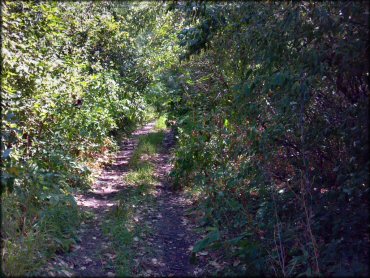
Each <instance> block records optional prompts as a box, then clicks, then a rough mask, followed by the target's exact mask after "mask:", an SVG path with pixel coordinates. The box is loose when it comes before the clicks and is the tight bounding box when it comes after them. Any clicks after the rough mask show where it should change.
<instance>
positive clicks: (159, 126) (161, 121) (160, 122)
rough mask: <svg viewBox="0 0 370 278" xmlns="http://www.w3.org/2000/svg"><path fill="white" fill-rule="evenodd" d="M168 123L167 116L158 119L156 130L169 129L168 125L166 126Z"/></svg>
mask: <svg viewBox="0 0 370 278" xmlns="http://www.w3.org/2000/svg"><path fill="white" fill-rule="evenodd" d="M166 121H167V116H166V115H162V116H160V117H159V118H158V120H157V122H156V124H155V129H156V130H164V129H166V128H167V125H166Z"/></svg>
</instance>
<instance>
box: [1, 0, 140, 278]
mask: <svg viewBox="0 0 370 278" xmlns="http://www.w3.org/2000/svg"><path fill="white" fill-rule="evenodd" d="M114 11H115V7H114V5H113V4H111V3H100V4H99V5H95V4H94V3H89V2H82V3H73V2H31V1H24V2H22V1H9V2H2V13H3V23H2V37H3V44H2V93H1V96H2V102H1V105H2V141H1V142H2V145H1V149H2V177H1V179H2V180H1V184H2V191H3V192H5V193H4V194H5V195H3V200H4V202H3V203H2V205H3V222H2V224H3V226H2V227H3V229H2V230H3V231H4V232H3V234H2V236H3V238H4V239H5V242H6V243H5V248H4V249H3V256H2V257H3V259H4V271H5V272H6V273H11V274H13V275H17V274H22V273H24V271H27V270H28V269H23V268H22V266H26V265H30V266H31V268H32V267H34V265H33V260H39V259H40V258H34V256H31V255H30V254H29V252H33V253H36V251H35V250H34V249H35V246H36V245H44V247H41V249H40V250H44V249H48V250H49V251H52V252H53V250H54V249H55V248H57V249H59V248H61V247H63V248H64V246H68V244H67V243H68V242H67V243H65V242H64V240H63V237H66V240H69V239H68V238H71V236H72V234H70V233H67V232H68V231H69V230H71V231H72V230H73V229H72V227H73V226H75V225H76V224H77V222H78V219H77V218H78V216H77V213H76V212H75V211H73V210H71V209H70V206H75V205H76V204H75V201H74V199H73V198H72V196H71V195H70V193H71V188H76V187H81V186H83V185H88V184H89V182H90V181H89V179H88V178H89V174H90V170H89V169H88V167H86V164H85V163H84V162H85V161H87V160H88V159H91V158H92V157H93V156H94V154H95V153H98V152H101V151H105V150H106V149H108V148H109V147H114V142H113V141H112V139H110V138H109V137H110V135H111V134H114V131H115V130H118V129H122V128H126V127H128V126H129V125H130V124H133V123H137V122H139V121H140V120H142V119H143V118H144V116H145V114H144V108H145V107H144V104H145V101H144V97H143V95H144V94H143V92H144V90H145V88H146V84H147V80H146V79H147V77H146V71H145V67H144V66H140V67H139V66H138V64H139V62H138V55H137V51H136V50H135V44H134V41H133V39H132V38H131V37H130V33H129V32H128V30H126V28H125V25H129V24H128V23H127V24H125V23H126V20H128V21H129V20H130V15H129V13H127V14H125V15H123V14H122V15H118V14H117V13H115V12H114ZM67 204H68V205H67ZM62 219H71V221H72V219H75V221H74V222H73V223H70V224H71V225H69V223H66V222H64V220H63V221H62ZM51 221H52V222H53V223H54V222H55V225H57V226H58V225H59V226H60V225H64V227H60V228H57V227H55V225H51V223H52V222H51ZM43 223H46V224H45V225H46V227H45V228H44V227H43V225H44V224H43ZM72 224H73V225H72ZM50 225H51V227H49V226H50ZM43 229H47V230H46V231H45V232H44V233H43V232H42V230H43ZM54 230H55V231H54ZM60 232H62V234H60ZM33 235H35V236H37V238H35V237H33ZM62 235H63V236H62ZM50 236H51V238H50ZM41 237H42V238H41ZM44 237H46V238H44ZM61 238H62V240H61ZM28 244H29V245H33V246H34V247H32V248H27V246H26V245H28ZM36 249H37V248H36ZM32 250H33V251H32ZM40 250H37V251H40ZM22 252H26V253H27V254H25V257H26V259H24V258H22V256H21V255H20V253H22Z"/></svg>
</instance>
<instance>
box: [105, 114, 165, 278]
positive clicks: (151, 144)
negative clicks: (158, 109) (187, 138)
mask: <svg viewBox="0 0 370 278" xmlns="http://www.w3.org/2000/svg"><path fill="white" fill-rule="evenodd" d="M165 121H166V119H165V118H164V117H161V118H159V119H158V121H157V123H156V127H155V128H156V130H157V132H155V133H150V134H147V135H144V136H142V137H140V139H139V142H138V146H137V148H136V149H135V151H134V153H133V155H132V157H131V159H130V161H129V165H130V167H131V171H130V172H129V173H128V174H127V175H126V176H125V177H124V182H125V184H126V185H127V189H126V190H125V191H124V192H122V193H121V194H120V195H119V196H117V201H118V205H117V206H116V207H115V208H114V209H113V210H112V212H111V213H110V215H109V217H108V219H107V222H106V224H105V225H104V228H103V232H104V233H105V234H106V235H108V236H110V237H111V239H112V241H113V242H114V246H115V250H114V251H115V252H116V254H117V257H116V259H115V261H114V266H115V269H116V273H117V275H118V276H132V265H133V258H134V257H135V253H136V251H135V250H134V248H133V244H134V238H135V237H139V238H140V234H142V233H149V232H150V229H149V228H148V227H147V226H146V224H145V223H140V222H136V221H134V217H135V215H136V214H137V212H138V211H137V209H138V208H140V209H143V208H144V207H149V206H154V205H155V196H154V195H153V194H151V193H152V192H153V190H154V186H155V184H156V183H157V182H158V181H157V180H156V178H155V176H154V174H155V166H154V163H153V162H152V161H151V158H152V157H153V156H154V155H156V154H157V153H158V150H159V148H160V146H161V144H162V142H163V139H164V131H163V129H165V128H166V127H165Z"/></svg>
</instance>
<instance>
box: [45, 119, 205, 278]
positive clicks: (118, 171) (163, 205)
mask: <svg viewBox="0 0 370 278" xmlns="http://www.w3.org/2000/svg"><path fill="white" fill-rule="evenodd" d="M154 125H155V123H149V124H147V125H146V126H144V127H142V128H140V129H138V130H137V131H135V132H134V133H133V134H132V137H131V138H130V139H128V140H126V141H124V142H121V144H120V151H119V152H118V153H117V155H116V159H115V162H114V163H113V164H112V165H110V166H109V167H106V168H105V169H104V170H103V172H102V173H101V175H100V177H99V178H98V179H97V181H96V182H95V183H94V185H93V186H92V188H91V190H90V191H89V192H88V193H86V194H80V195H78V196H76V199H77V203H78V205H79V207H80V208H81V209H82V210H83V211H85V212H88V213H89V214H90V215H92V217H91V219H89V220H88V221H85V222H83V223H82V225H81V229H80V230H79V231H78V237H79V239H80V241H79V242H78V243H77V244H76V245H74V246H72V248H71V250H70V252H69V253H63V254H59V255H57V256H56V257H55V258H54V259H53V260H52V261H50V262H49V263H48V264H47V265H46V266H45V267H44V268H43V269H42V271H41V272H40V273H39V274H40V275H42V276H68V277H70V276H86V277H101V276H115V275H116V273H115V270H114V259H115V249H114V246H112V243H111V241H110V239H109V238H108V237H107V236H105V235H104V234H103V232H102V227H103V225H104V221H105V220H106V217H107V215H108V213H109V212H110V211H111V210H112V209H113V208H114V206H115V205H116V201H115V200H116V198H115V196H116V195H117V194H118V193H120V192H123V190H124V189H125V184H124V183H123V179H122V177H123V176H124V175H125V174H127V172H128V171H129V167H128V162H129V159H130V157H131V156H132V154H133V152H134V150H135V148H136V146H137V144H138V139H139V137H140V136H143V135H145V134H148V133H151V132H154ZM173 136H174V135H173V133H172V132H168V131H167V132H166V135H165V140H164V143H163V147H162V148H161V151H160V153H159V154H157V155H156V156H155V158H154V160H155V161H154V163H155V167H156V176H157V178H158V180H159V183H158V185H157V186H156V187H155V190H156V204H157V205H156V206H154V207H153V208H150V209H149V210H148V213H146V215H143V218H145V220H146V221H147V223H151V224H153V225H151V226H150V228H151V230H152V231H151V233H150V235H149V236H147V237H144V238H143V239H142V240H141V241H139V242H137V245H136V247H135V248H140V247H142V248H146V247H148V246H149V245H150V246H151V252H150V255H151V256H150V257H148V256H136V258H135V261H136V263H137V264H136V266H137V268H136V269H137V270H138V269H140V271H139V270H138V271H137V272H136V273H135V272H134V273H133V275H135V276H136V275H138V276H176V277H180V276H194V275H200V274H201V270H200V268H196V267H195V266H194V265H192V264H191V263H190V260H189V258H190V253H191V248H192V246H193V245H194V242H195V241H196V239H197V238H196V236H195V235H194V234H193V233H192V229H193V227H192V226H191V224H190V223H189V222H190V221H189V219H188V218H187V217H186V215H185V210H186V209H187V208H189V207H190V205H191V204H190V201H189V200H187V199H186V198H185V197H184V195H183V194H182V193H179V192H173V191H171V189H170V187H169V184H168V181H167V176H168V173H169V172H170V170H171V166H170V163H169V158H170V148H171V147H172V146H173V144H174V140H173Z"/></svg>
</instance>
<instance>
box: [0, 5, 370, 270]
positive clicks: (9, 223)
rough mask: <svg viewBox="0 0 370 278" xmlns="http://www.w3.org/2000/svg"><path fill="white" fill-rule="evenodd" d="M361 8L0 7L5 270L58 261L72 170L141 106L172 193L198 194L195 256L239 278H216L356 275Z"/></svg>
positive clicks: (81, 167) (362, 123) (362, 234)
mask: <svg viewBox="0 0 370 278" xmlns="http://www.w3.org/2000/svg"><path fill="white" fill-rule="evenodd" d="M368 6H369V5H368V3H366V2H319V3H310V2H291V3H288V2H278V3H275V2H274V3H273V2H248V1H247V2H214V3H211V2H204V1H195V2H193V1H187V2H176V1H174V2H166V3H161V2H158V3H157V2H137V3H136V2H133V3H126V2H114V1H112V2H99V4H95V3H94V2H81V3H73V2H28V1H27V2H26V1H24V2H21V1H19V2H18V1H14V2H13V1H9V2H4V3H3V6H2V9H3V10H2V12H3V22H2V38H3V42H2V56H1V57H2V60H1V61H2V93H1V96H2V102H1V106H2V141H1V143H2V145H1V150H2V180H1V183H2V192H3V193H2V206H3V219H2V225H3V227H2V231H3V232H2V237H3V238H4V239H6V241H5V242H6V244H5V248H3V262H4V263H5V264H3V266H4V265H5V267H4V270H5V272H7V273H11V274H23V273H25V272H28V271H31V270H33V269H24V268H23V267H22V266H25V265H27V264H25V263H24V261H22V260H25V259H24V258H26V260H27V261H31V262H36V261H38V260H39V257H37V256H41V257H42V256H43V254H44V253H43V252H44V251H45V250H49V251H50V252H51V253H52V252H55V250H56V249H67V248H68V242H69V241H70V240H71V238H73V227H75V226H76V225H78V213H77V209H76V207H75V202H74V200H73V198H72V196H71V194H70V193H71V191H72V189H73V188H81V187H82V186H84V185H88V184H89V183H90V182H91V181H90V179H89V175H90V170H89V169H88V168H87V167H86V161H88V160H89V159H90V160H91V159H92V158H93V157H94V154H96V153H97V152H101V151H104V150H105V149H107V148H112V147H114V145H115V144H114V140H113V138H112V135H114V134H115V133H116V132H117V130H120V129H124V128H127V127H129V126H130V125H132V124H136V123H139V122H141V121H143V120H145V117H146V115H147V114H146V111H150V109H149V106H153V107H155V109H156V110H157V111H160V112H166V113H168V116H169V122H171V123H174V124H175V126H176V129H177V138H178V141H177V147H176V151H175V160H174V164H175V168H174V170H173V172H172V174H171V176H172V180H173V184H174V187H175V188H178V189H180V188H181V189H191V190H198V191H200V192H201V194H200V196H199V198H200V200H199V210H201V211H202V213H203V215H204V217H203V220H202V225H203V226H204V227H205V228H206V229H207V230H208V231H209V233H208V236H207V237H206V238H205V239H204V240H203V241H200V242H198V244H197V245H196V246H195V248H194V252H199V251H202V250H203V249H206V248H211V249H212V248H213V249H217V250H222V252H224V254H225V256H226V257H227V258H238V259H239V260H240V261H241V262H242V263H241V264H240V266H242V265H245V264H246V265H247V268H246V269H242V268H240V269H239V268H238V267H234V268H233V269H230V270H229V271H230V272H229V274H240V273H242V272H243V271H246V273H248V274H256V275H258V274H265V275H270V274H273V275H274V274H275V275H284V276H286V275H299V274H306V275H317V274H325V275H339V274H341V275H359V274H362V275H363V274H366V273H368V265H367V261H368V258H369V255H368V250H369V233H368V230H369V220H368V217H369V216H368V194H369V189H368V171H369V155H368V152H369V146H368V112H369V111H368V97H369V88H368V83H369V60H368V52H369V43H368V36H369V30H368V29H369V25H368V15H369V10H368V8H369V7H368ZM162 125H163V121H162ZM143 146H144V145H143ZM143 148H145V146H144V147H143ZM147 151H149V152H150V150H149V149H148V150H147ZM148 169H149V168H148ZM149 170H150V169H149ZM139 174H140V173H138V174H137V177H136V176H135V175H134V174H132V177H131V178H132V180H135V179H140V175H139ZM144 176H145V175H144ZM66 214H68V215H66ZM62 218H63V219H65V218H68V219H69V220H70V222H71V223H67V224H65V226H63V227H60V223H59V222H58V221H59V220H58V219H62ZM63 229H66V230H63ZM62 234H63V235H64V237H65V238H63V236H62ZM61 239H62V240H61ZM36 241H38V244H40V245H42V246H44V247H42V248H41V247H36V246H35V245H36V243H35V242H36ZM26 246H28V247H27V248H26ZM37 248H38V251H37V252H39V253H37V252H33V254H38V255H37V256H35V255H32V256H31V255H30V253H29V252H30V250H34V249H37ZM29 265H32V263H31V264H29ZM10 266H11V267H10ZM122 273H124V271H123V270H122Z"/></svg>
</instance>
